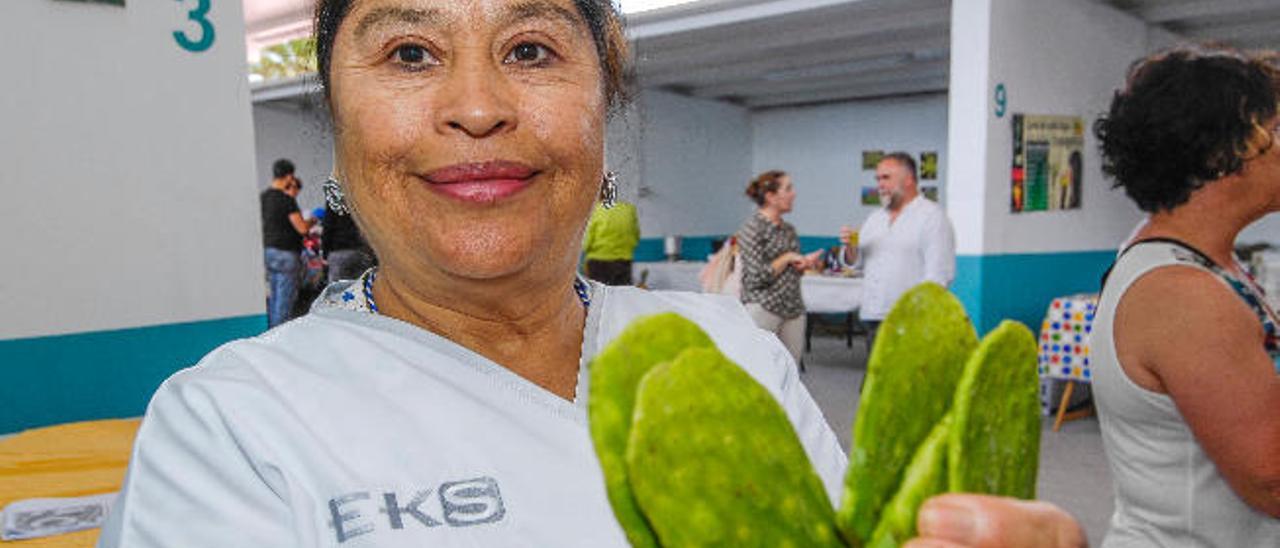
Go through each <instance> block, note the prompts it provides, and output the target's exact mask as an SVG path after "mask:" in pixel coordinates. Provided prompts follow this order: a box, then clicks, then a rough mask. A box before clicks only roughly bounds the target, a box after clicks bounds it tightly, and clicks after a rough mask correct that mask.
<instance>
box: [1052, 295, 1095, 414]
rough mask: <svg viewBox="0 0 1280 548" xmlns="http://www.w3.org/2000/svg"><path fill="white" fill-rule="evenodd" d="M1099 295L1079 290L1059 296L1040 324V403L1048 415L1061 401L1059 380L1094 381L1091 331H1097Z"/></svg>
mask: <svg viewBox="0 0 1280 548" xmlns="http://www.w3.org/2000/svg"><path fill="white" fill-rule="evenodd" d="M1097 307H1098V295H1097V294H1093V293H1089V294H1079V295H1070V296H1067V297H1058V298H1056V299H1054V300H1053V302H1052V303H1050V304H1049V310H1048V311H1047V312H1046V313H1045V316H1044V323H1042V324H1041V325H1040V340H1039V343H1040V353H1039V354H1040V355H1039V360H1038V368H1039V372H1040V400H1041V401H1040V404H1041V407H1043V408H1044V412H1045V414H1046V415H1048V414H1050V411H1052V407H1053V406H1055V405H1057V404H1058V401H1057V397H1056V396H1055V392H1057V391H1058V390H1056V389H1060V386H1058V385H1060V384H1062V383H1059V382H1054V381H1067V380H1069V381H1076V382H1084V383H1087V382H1090V381H1091V380H1092V378H1093V373H1092V371H1090V369H1089V365H1090V363H1089V360H1090V352H1089V335H1090V334H1091V333H1092V331H1093V314H1094V311H1095V310H1096V309H1097Z"/></svg>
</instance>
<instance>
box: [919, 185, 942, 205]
mask: <svg viewBox="0 0 1280 548" xmlns="http://www.w3.org/2000/svg"><path fill="white" fill-rule="evenodd" d="M920 194H923V195H924V197H925V198H928V199H930V200H933V201H934V202H937V201H938V187H936V186H922V187H920Z"/></svg>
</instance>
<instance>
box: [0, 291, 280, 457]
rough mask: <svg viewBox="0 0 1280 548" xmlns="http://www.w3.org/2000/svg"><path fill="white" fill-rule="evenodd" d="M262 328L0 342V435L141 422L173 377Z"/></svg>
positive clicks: (237, 325)
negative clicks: (114, 420) (95, 422)
mask: <svg viewBox="0 0 1280 548" xmlns="http://www.w3.org/2000/svg"><path fill="white" fill-rule="evenodd" d="M266 328H267V317H266V316H265V315H262V314H255V315H251V316H241V317H234V318H224V319H218V320H207V321H199V322H186V323H174V324H165V325H156V326H148V327H138V328H131V329H118V330H111V331H94V332H88V333H75V334H70V335H54V336H48V337H35V338H25V339H9V340H0V371H2V372H3V374H4V376H5V380H4V382H0V402H3V404H0V433H8V432H16V431H19V430H24V429H27V428H33V427H37V426H47V425H50V424H56V423H62V422H71V421H81V420H90V419H101V418H110V417H129V416H137V415H141V414H142V412H143V411H145V410H146V406H147V402H148V401H149V400H150V399H151V394H152V392H155V390H156V388H157V387H159V386H160V383H161V381H163V380H164V379H165V378H167V377H168V376H169V375H171V374H173V372H175V371H177V370H179V369H182V368H185V367H188V366H191V365H195V363H196V362H197V361H199V360H200V358H201V357H202V356H204V355H205V354H207V353H208V352H209V351H210V350H213V349H214V348H216V347H217V346H218V345H220V344H222V343H224V342H227V341H230V340H233V339H238V338H243V337H251V336H254V335H257V334H259V333H261V332H263V331H264V330H266Z"/></svg>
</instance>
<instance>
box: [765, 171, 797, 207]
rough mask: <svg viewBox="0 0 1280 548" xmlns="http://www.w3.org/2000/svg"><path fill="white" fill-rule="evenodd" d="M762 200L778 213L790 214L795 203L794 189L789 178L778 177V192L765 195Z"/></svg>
mask: <svg viewBox="0 0 1280 548" xmlns="http://www.w3.org/2000/svg"><path fill="white" fill-rule="evenodd" d="M764 198H765V205H766V206H770V207H773V208H774V209H777V210H778V213H791V207H792V206H793V205H795V201H796V188H795V187H794V186H792V185H791V176H790V175H783V176H781V177H778V190H777V191H776V192H768V193H765V196H764Z"/></svg>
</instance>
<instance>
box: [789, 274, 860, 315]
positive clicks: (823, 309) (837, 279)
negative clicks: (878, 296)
mask: <svg viewBox="0 0 1280 548" xmlns="http://www.w3.org/2000/svg"><path fill="white" fill-rule="evenodd" d="M800 295H801V296H802V297H803V298H804V308H805V310H806V311H808V312H809V313H810V314H847V313H850V312H857V311H858V308H859V307H860V306H862V278H860V277H858V278H845V277H843V276H820V275H816V274H811V275H808V276H805V277H803V278H801V279H800Z"/></svg>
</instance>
